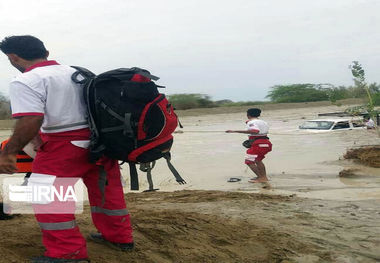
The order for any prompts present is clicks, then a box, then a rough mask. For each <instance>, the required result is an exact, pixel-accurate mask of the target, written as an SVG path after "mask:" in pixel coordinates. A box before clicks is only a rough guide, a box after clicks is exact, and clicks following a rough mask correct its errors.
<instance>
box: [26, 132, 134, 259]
mask: <svg viewBox="0 0 380 263" xmlns="http://www.w3.org/2000/svg"><path fill="white" fill-rule="evenodd" d="M75 140H88V137H86V136H85V137H80V136H79V137H78V136H76V137H66V138H64V137H53V136H50V137H49V136H44V137H43V141H44V144H43V145H42V146H41V148H40V150H39V151H38V153H37V156H36V158H35V160H34V162H33V173H39V174H47V175H53V176H56V177H57V178H62V177H80V178H83V181H84V183H85V185H86V186H87V190H88V197H89V201H90V205H91V215H92V220H93V223H94V225H95V227H96V228H97V230H98V231H99V232H100V233H102V235H103V237H104V238H105V239H107V240H108V241H111V242H117V243H131V242H133V237H132V227H131V223H130V216H129V214H128V210H127V208H126V204H125V200H124V193H123V188H122V184H121V179H120V169H119V165H118V163H117V161H116V160H111V159H108V158H103V159H102V162H101V165H102V166H103V167H104V171H105V172H106V183H104V184H103V186H104V189H103V190H102V187H101V186H100V184H99V179H101V178H100V177H102V176H101V175H100V174H101V173H100V171H101V166H99V165H96V164H91V163H89V161H88V150H87V149H85V148H82V147H78V146H76V145H73V144H72V143H71V141H75ZM103 174H104V173H103ZM102 191H104V194H103V193H102ZM35 211H36V210H35ZM35 216H36V219H37V221H38V223H39V225H40V227H41V231H42V240H43V244H44V246H45V248H46V252H45V256H48V257H54V258H70V259H76V258H86V257H87V249H86V241H85V239H84V238H83V236H82V234H81V233H80V231H79V228H78V226H77V225H76V222H75V216H74V214H73V213H72V214H71V213H69V214H38V213H36V215H35Z"/></svg>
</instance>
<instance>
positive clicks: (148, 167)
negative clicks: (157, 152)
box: [140, 161, 159, 192]
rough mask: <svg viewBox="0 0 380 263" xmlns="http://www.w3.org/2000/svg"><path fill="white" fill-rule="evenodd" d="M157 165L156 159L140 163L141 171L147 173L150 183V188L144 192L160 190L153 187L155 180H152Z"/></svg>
mask: <svg viewBox="0 0 380 263" xmlns="http://www.w3.org/2000/svg"><path fill="white" fill-rule="evenodd" d="M155 165H156V161H153V162H151V163H141V164H140V171H143V172H145V173H146V179H147V181H148V184H149V189H148V190H145V191H144V192H152V191H157V190H159V189H158V188H156V189H155V188H154V187H153V180H152V169H153V168H154V166H155Z"/></svg>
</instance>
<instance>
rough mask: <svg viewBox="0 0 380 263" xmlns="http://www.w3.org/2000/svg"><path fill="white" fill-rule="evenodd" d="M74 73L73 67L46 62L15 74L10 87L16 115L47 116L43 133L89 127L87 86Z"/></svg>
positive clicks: (13, 111)
mask: <svg viewBox="0 0 380 263" xmlns="http://www.w3.org/2000/svg"><path fill="white" fill-rule="evenodd" d="M27 70H28V69H27ZM74 72H75V69H73V68H72V67H70V66H65V65H59V64H58V63H56V62H55V61H45V62H42V63H38V64H36V65H34V66H33V67H32V68H30V70H29V71H27V72H24V73H22V74H20V75H19V76H17V77H15V78H14V79H13V80H12V82H11V83H10V90H9V95H10V100H11V107H12V116H13V117H15V118H17V117H22V116H28V115H29V116H31V115H40V116H44V120H43V123H42V126H41V131H42V132H43V133H56V132H65V131H71V130H77V129H83V128H86V127H88V124H87V111H86V105H85V102H84V99H83V87H82V86H81V85H78V84H76V83H74V82H73V81H72V80H71V75H72V74H73V73H74Z"/></svg>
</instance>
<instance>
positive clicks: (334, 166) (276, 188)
mask: <svg viewBox="0 0 380 263" xmlns="http://www.w3.org/2000/svg"><path fill="white" fill-rule="evenodd" d="M335 111H342V108H339V107H336V106H328V107H315V108H303V109H286V110H270V111H266V112H263V115H262V119H263V120H266V121H267V122H268V123H269V125H270V133H269V137H270V139H271V141H272V143H273V151H272V152H270V153H269V154H268V155H267V157H266V158H265V159H264V163H265V165H266V167H267V173H268V176H269V178H270V189H265V188H263V187H262V185H258V184H251V183H248V180H249V179H250V178H252V177H253V173H252V172H251V171H250V170H248V169H247V167H246V165H245V164H244V157H245V148H243V146H242V145H241V143H242V141H243V140H245V139H246V137H247V136H246V135H244V134H226V133H224V131H225V130H227V129H235V130H236V129H237V130H238V129H240V130H241V129H245V120H246V119H245V116H244V115H245V113H244V112H242V113H233V114H218V115H202V116H191V117H183V118H181V123H182V124H183V126H184V128H183V129H178V130H181V133H176V134H175V135H174V138H175V142H174V145H173V149H172V162H173V164H174V165H175V167H176V168H177V170H178V171H179V172H180V174H181V175H182V176H183V178H184V179H185V180H186V181H187V184H186V185H184V186H181V185H177V184H176V182H175V180H174V177H172V175H171V174H170V171H169V169H168V168H167V166H166V163H165V161H164V160H160V161H158V162H157V165H156V167H155V168H154V170H153V180H154V183H155V187H156V188H159V189H160V190H180V189H188V190H200V189H201V190H228V191H247V192H262V193H267V194H296V195H297V196H300V197H309V198H318V199H335V200H365V199H380V191H379V190H380V169H376V168H369V167H364V166H361V165H357V164H355V163H353V162H352V161H347V160H343V157H342V156H343V154H344V153H345V152H346V150H347V149H348V148H351V147H357V146H361V145H374V144H379V143H380V139H379V138H378V137H377V136H376V133H375V132H374V131H371V130H366V129H356V130H347V131H333V132H321V133H310V132H305V131H299V130H298V126H299V125H300V124H302V123H303V122H304V121H305V120H308V119H315V118H318V113H326V112H335ZM127 168H128V167H124V169H123V171H124V172H123V173H124V174H125V178H126V179H127V180H128V169H127ZM344 168H354V169H357V173H358V175H357V176H353V177H350V178H340V177H339V176H338V174H339V172H340V171H341V170H342V169H344ZM231 177H236V178H239V179H241V181H240V182H233V183H230V182H227V181H228V179H229V178H231ZM140 184H141V189H142V190H144V189H146V188H147V187H148V186H147V183H146V179H145V175H144V174H143V173H141V174H140Z"/></svg>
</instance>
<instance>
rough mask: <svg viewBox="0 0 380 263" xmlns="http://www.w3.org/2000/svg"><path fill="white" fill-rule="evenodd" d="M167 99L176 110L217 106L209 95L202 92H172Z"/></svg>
mask: <svg viewBox="0 0 380 263" xmlns="http://www.w3.org/2000/svg"><path fill="white" fill-rule="evenodd" d="M169 101H170V103H171V104H172V105H173V107H174V108H176V109H178V110H187V109H193V108H211V107H217V105H216V104H215V103H214V102H213V101H212V100H211V99H210V96H208V95H204V94H173V95H170V96H169Z"/></svg>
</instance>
